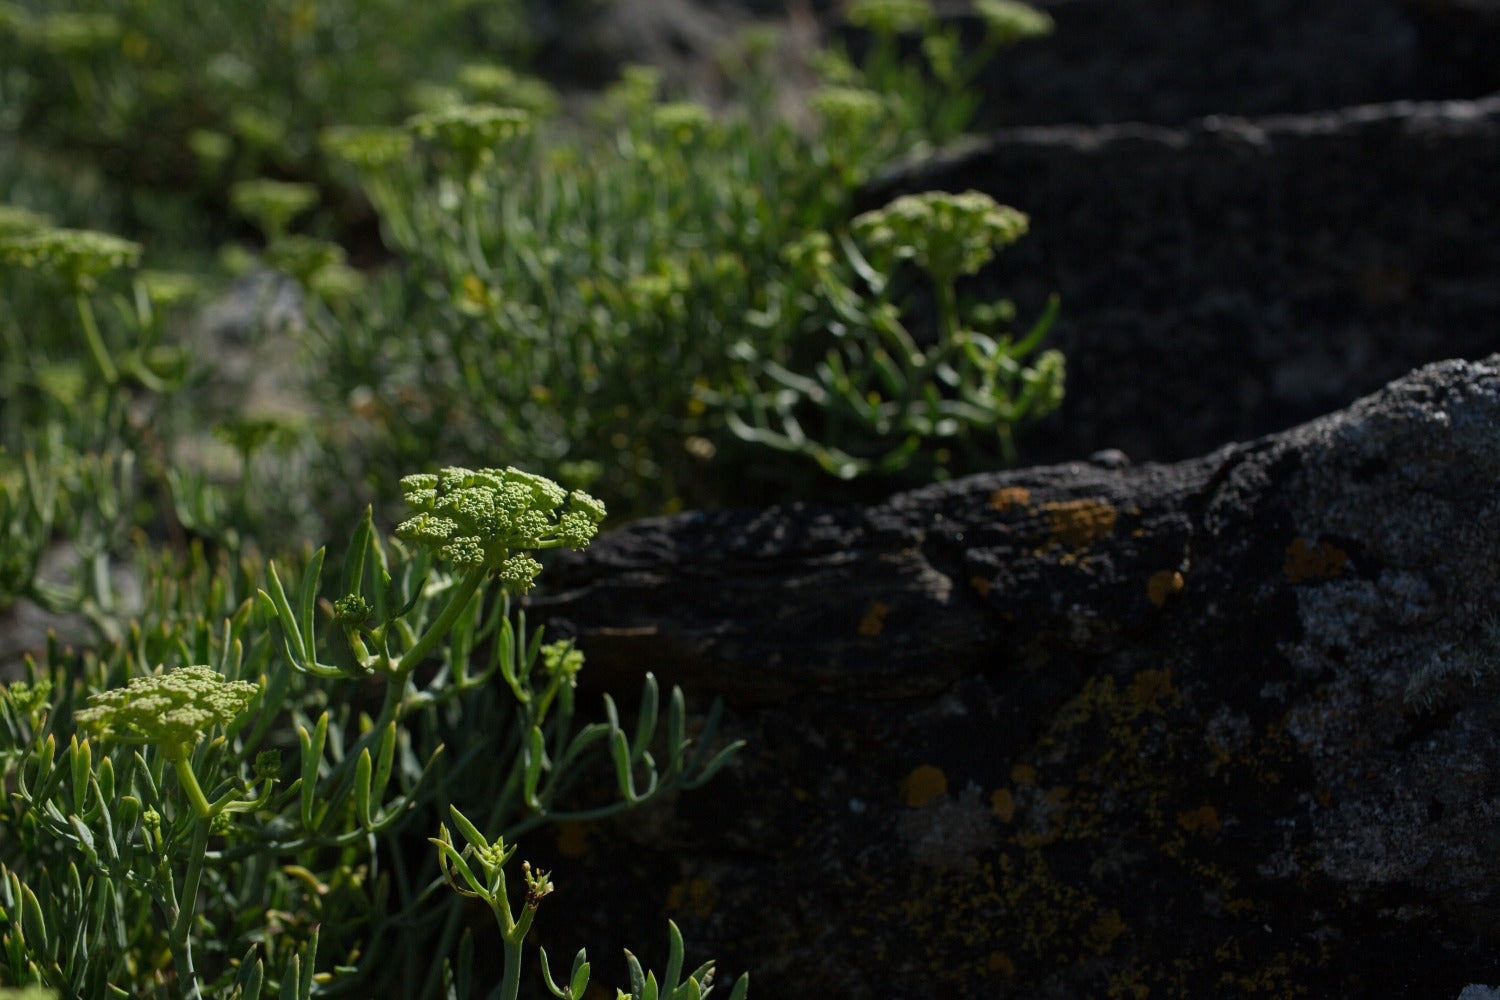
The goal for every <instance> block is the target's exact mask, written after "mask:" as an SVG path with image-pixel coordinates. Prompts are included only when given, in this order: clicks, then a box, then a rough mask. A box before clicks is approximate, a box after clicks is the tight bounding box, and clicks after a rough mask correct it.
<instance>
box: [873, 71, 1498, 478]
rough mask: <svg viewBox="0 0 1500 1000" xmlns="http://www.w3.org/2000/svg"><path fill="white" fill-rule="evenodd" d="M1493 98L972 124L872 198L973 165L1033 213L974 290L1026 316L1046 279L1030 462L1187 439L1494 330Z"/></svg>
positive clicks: (1142, 452)
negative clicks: (1269, 112) (1061, 371)
mask: <svg viewBox="0 0 1500 1000" xmlns="http://www.w3.org/2000/svg"><path fill="white" fill-rule="evenodd" d="M1496 176H1500V97H1497V98H1489V99H1486V100H1480V101H1474V102H1456V103H1436V104H1411V103H1400V104H1391V105H1380V106H1369V107H1361V108H1351V109H1344V110H1340V111H1331V112H1327V113H1320V114H1312V115H1305V116H1297V117H1284V118H1270V119H1257V120H1249V121H1247V120H1240V119H1209V120H1205V121H1200V122H1197V123H1195V124H1192V125H1189V126H1186V127H1182V128H1164V127H1157V126H1144V125H1110V126H1099V127H1092V126H1058V127H1052V128H1035V129H1019V130H1015V131H1010V132H1001V133H997V134H995V135H993V136H990V137H988V138H986V139H984V140H982V141H980V142H978V143H976V144H975V145H973V146H970V147H968V148H966V149H963V150H959V151H955V152H951V153H949V154H947V155H946V156H942V157H938V158H936V159H933V160H931V161H928V162H925V163H921V164H918V165H915V166H913V167H910V168H908V169H905V170H901V171H897V172H895V173H893V174H891V175H889V176H888V177H886V178H884V179H882V180H881V181H880V182H878V183H876V184H874V185H872V186H871V187H870V188H869V189H868V190H867V191H866V192H865V194H864V197H863V201H864V203H865V205H866V207H869V206H874V205H878V204H882V203H884V202H885V201H886V200H888V199H889V198H891V197H894V196H895V195H898V194H903V193H907V192H912V191H922V190H928V189H941V190H950V191H962V190H966V189H969V188H977V189H979V190H983V191H986V192H988V193H990V194H992V195H994V196H995V197H996V198H997V199H998V200H1000V201H1002V202H1005V203H1008V204H1012V205H1015V206H1016V207H1018V208H1020V209H1022V210H1023V211H1026V212H1028V213H1029V214H1030V215H1031V217H1032V232H1031V234H1030V235H1029V236H1027V238H1026V239H1024V240H1022V241H1021V242H1019V243H1018V244H1016V245H1015V246H1014V247H1011V248H1008V249H1007V250H1006V251H1005V253H1004V254H1003V255H1002V256H1001V259H1000V260H998V261H997V262H996V263H995V264H994V265H993V266H992V267H991V268H990V269H989V270H988V271H987V272H985V273H984V274H983V275H981V276H980V279H979V280H978V282H977V284H976V287H975V288H974V289H973V291H974V292H975V293H976V294H985V295H1009V296H1012V297H1013V298H1015V300H1016V301H1017V303H1018V305H1019V306H1020V317H1021V319H1022V321H1023V322H1025V321H1027V318H1028V317H1030V316H1033V315H1036V313H1037V312H1038V311H1039V310H1040V308H1041V305H1042V303H1043V302H1044V301H1045V299H1046V296H1047V295H1049V294H1051V293H1053V292H1056V293H1058V295H1059V296H1060V297H1061V301H1062V314H1061V318H1060V319H1059V321H1058V323H1057V325H1056V327H1055V328H1054V330H1053V334H1052V337H1051V344H1052V345H1053V346H1056V347H1059V348H1061V349H1062V350H1063V352H1064V353H1065V354H1066V355H1067V359H1068V389H1067V397H1066V398H1065V400H1064V402H1063V406H1062V409H1061V410H1060V411H1059V412H1058V413H1056V414H1055V415H1054V416H1053V417H1052V418H1050V419H1049V421H1048V422H1047V423H1046V424H1044V425H1042V426H1041V427H1038V428H1034V429H1033V430H1032V431H1031V432H1030V433H1029V434H1023V435H1022V436H1021V437H1020V438H1019V440H1020V445H1021V450H1022V457H1023V458H1024V459H1025V460H1026V461H1028V462H1057V461H1065V460H1068V459H1073V458H1077V457H1080V456H1083V455H1088V454H1091V453H1093V452H1094V451H1096V450H1098V449H1103V448H1119V449H1122V450H1124V451H1125V452H1126V453H1127V454H1128V455H1130V456H1131V457H1132V458H1134V459H1136V460H1137V461H1140V460H1144V459H1153V460H1177V459H1183V458H1187V457H1189V456H1192V455H1201V454H1204V453H1206V452H1208V451H1210V450H1212V449H1214V448H1217V447H1219V446H1220V445H1222V444H1223V443H1224V442H1226V441H1233V440H1244V439H1246V438H1250V437H1256V436H1259V435H1261V434H1266V433H1271V432H1273V431H1279V430H1284V429H1286V428H1287V427H1290V426H1292V425H1294V424H1296V423H1299V422H1301V421H1304V420H1309V419H1311V418H1313V417H1315V416H1317V415H1319V414H1321V413H1328V412H1331V411H1332V410H1335V409H1338V408H1339V407H1342V406H1345V405H1347V404H1348V403H1349V402H1350V401H1352V400H1354V399H1356V398H1358V397H1359V396H1360V395H1363V394H1365V393H1368V392H1372V391H1374V390H1375V389H1376V388H1378V387H1379V386H1381V385H1383V384H1385V383H1386V382H1388V381H1390V380H1391V379H1394V378H1397V377H1399V376H1400V375H1402V374H1404V373H1406V372H1408V371H1410V370H1411V369H1413V368H1415V367H1417V366H1419V365H1422V364H1427V363H1430V362H1433V361H1437V360H1441V359H1444V358H1453V357H1466V358H1471V359H1472V358H1478V357H1483V356H1484V355H1486V354H1488V353H1489V352H1490V351H1491V350H1493V349H1494V348H1495V345H1496V341H1495V332H1494V331H1495V330H1496V328H1497V323H1500V282H1497V281H1496V277H1495V276H1496V275H1497V274H1500V241H1497V240H1496V239H1494V235H1493V234H1494V230H1495V227H1496V225H1497V220H1500V186H1497V185H1496V184H1495V183H1494V182H1493V179H1494V178H1495V177H1496Z"/></svg>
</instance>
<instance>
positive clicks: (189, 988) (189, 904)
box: [170, 772, 210, 1000]
mask: <svg viewBox="0 0 1500 1000" xmlns="http://www.w3.org/2000/svg"><path fill="white" fill-rule="evenodd" d="M179 773H180V772H179ZM197 784H198V782H197V781H196V780H194V781H193V787H194V788H196V787H197ZM202 796H203V793H202V791H199V792H198V797H199V798H202ZM204 805H205V806H206V805H207V803H206V802H205V803H204ZM209 825H210V823H209V820H207V819H203V818H199V819H198V820H196V821H195V822H194V824H193V842H192V844H191V846H190V847H189V848H188V867H187V874H186V875H185V876H184V877H183V880H182V893H181V895H179V896H178V898H177V914H176V919H175V920H174V921H173V922H172V929H171V932H170V933H171V940H172V961H173V963H174V964H175V965H176V967H177V982H178V983H179V984H180V988H181V994H182V998H183V1000H202V997H203V994H202V992H201V991H200V990H199V988H198V971H197V969H196V968H195V967H194V965H193V944H192V936H191V933H190V932H191V931H192V927H193V916H194V914H195V913H196V912H197V909H198V883H199V881H201V879H202V877H203V859H204V856H205V855H206V854H207V853H208V831H209Z"/></svg>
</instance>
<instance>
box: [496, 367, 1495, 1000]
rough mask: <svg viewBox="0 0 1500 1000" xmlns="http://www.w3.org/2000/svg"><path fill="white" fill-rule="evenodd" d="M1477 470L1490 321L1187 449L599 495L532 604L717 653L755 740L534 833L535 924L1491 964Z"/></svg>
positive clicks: (755, 949)
mask: <svg viewBox="0 0 1500 1000" xmlns="http://www.w3.org/2000/svg"><path fill="white" fill-rule="evenodd" d="M1497 479H1500V355H1497V356H1493V357H1490V358H1488V359H1485V360H1483V361H1479V362H1464V361H1452V362H1445V363H1441V364H1437V365H1433V366H1430V367H1427V368H1424V369H1422V370H1420V371H1418V372H1416V373H1414V374H1412V375H1410V376H1409V377H1406V378H1403V379H1400V380H1398V381H1396V382H1394V383H1392V384H1391V385H1389V386H1387V387H1386V388H1384V389H1382V390H1380V391H1379V392H1377V393H1375V394H1374V395H1372V396H1370V397H1368V398H1365V399H1362V400H1360V401H1359V402H1357V403H1355V404H1354V405H1353V406H1351V407H1349V408H1348V409H1346V410H1343V411H1341V412H1338V413H1335V414H1333V415H1331V416H1327V417H1324V418H1321V419H1318V420H1315V421H1313V422H1311V423H1308V424H1305V425H1303V426H1300V427H1297V428H1295V429H1293V430H1291V431H1288V432H1286V433H1284V434H1280V435H1276V436H1270V437H1265V438H1261V439H1258V440H1254V441H1250V442H1248V443H1244V444H1235V445H1230V446H1228V447H1225V448H1222V449H1220V450H1218V451H1216V452H1214V453H1212V454H1210V455H1208V456H1206V457H1201V458H1195V459H1191V460H1188V461H1185V462H1181V463H1179V464H1174V465H1156V464H1143V465H1137V466H1118V465H1117V466H1116V467H1103V466H1098V465H1088V464H1075V465H1066V466H1054V467H1050V468H1036V469H1027V470H1020V471H1015V472H1009V473H1003V474H996V475H984V476H978V477H974V478H969V479H964V480H960V481H955V482H952V483H947V484H942V485H938V486H933V487H930V488H925V489H921V490H918V491H915V492H911V493H905V494H901V495H898V496H895V497H892V498H891V499H890V500H889V501H888V502H886V503H883V504H880V505H878V506H875V507H871V508H837V509H819V508H815V507H807V506H793V507H785V508H771V509H769V510H765V511H758V512H755V511H746V512H727V513H719V514H687V515H681V516H677V517H673V518H668V519H662V520H654V521H646V522H641V523H639V524H636V525H632V526H628V527H625V528H623V529H620V530H617V531H615V532H612V533H610V534H608V535H607V536H605V537H603V538H601V539H600V540H598V542H597V543H596V544H595V545H594V546H592V547H591V548H590V549H589V550H588V551H587V553H585V554H582V555H580V556H578V557H574V558H571V559H569V560H568V561H566V562H564V563H562V564H560V565H559V566H558V567H556V568H555V569H554V570H552V571H551V572H549V579H550V580H551V581H552V582H553V583H554V584H556V585H557V586H558V587H559V588H560V589H559V590H557V591H555V592H554V593H553V595H552V596H550V597H545V598H541V599H537V600H535V601H534V602H533V604H532V611H531V614H532V615H533V616H535V617H536V618H540V619H543V620H547V621H549V622H550V623H551V624H550V629H551V631H552V632H553V634H557V633H559V632H562V633H569V634H572V635H575V636H576V637H577V639H578V642H579V645H580V646H581V647H582V648H583V649H584V650H585V652H586V653H587V656H588V666H587V668H586V670H585V677H588V678H591V683H594V684H596V685H603V686H605V687H607V688H609V689H611V690H614V691H616V692H617V693H618V692H621V691H627V690H632V689H634V688H635V687H636V686H637V684H638V681H639V677H640V674H641V673H642V671H644V670H646V669H653V670H655V671H657V673H658V674H659V675H662V676H663V677H664V678H665V679H667V680H674V681H680V682H681V683H683V684H684V685H685V686H687V687H688V688H689V690H690V695H691V697H692V698H693V700H694V701H695V702H696V703H697V704H698V705H699V706H700V707H701V706H702V704H703V703H704V700H705V699H706V698H707V697H708V696H710V695H715V694H717V695H722V696H723V697H724V698H725V699H726V701H727V703H728V708H727V710H726V713H725V717H724V726H725V736H726V737H729V738H744V739H745V740H747V741H748V746H747V748H746V749H745V750H744V751H743V752H742V753H741V754H740V755H739V757H738V758H737V759H736V760H735V761H734V762H733V764H732V765H731V766H730V767H729V768H728V769H727V771H726V772H725V773H723V774H722V775H721V776H720V777H719V778H718V779H716V780H715V782H713V783H712V784H711V785H709V786H707V787H706V788H704V789H702V790H700V791H697V792H693V793H690V794H685V795H683V796H681V797H679V798H677V799H676V800H675V801H673V802H670V803H666V804H664V805H662V806H659V807H654V808H652V809H650V810H648V811H646V812H644V813H635V814H628V815H626V816H625V817H624V818H622V819H620V820H618V821H615V822H613V823H610V824H605V825H602V826H598V827H590V828H584V829H576V828H568V829H563V830H561V831H559V832H558V835H557V837H556V838H555V841H554V840H553V839H552V838H549V837H546V836H545V835H533V836H532V837H531V838H530V839H529V842H528V843H526V844H525V845H524V846H525V850H526V851H528V852H529V856H531V857H532V858H533V860H534V861H536V860H537V859H541V860H543V861H544V862H546V863H547V864H549V865H551V864H555V865H556V867H557V883H558V885H559V891H558V893H557V894H556V897H555V898H554V899H549V900H548V902H547V904H546V908H545V909H544V911H543V913H542V915H541V916H540V918H539V921H538V926H539V927H540V928H541V931H540V934H541V936H542V937H543V939H544V941H545V943H547V944H548V946H549V950H550V949H552V948H570V947H576V946H577V945H578V944H579V943H583V942H585V941H586V942H588V943H589V944H590V948H591V955H593V956H595V957H596V960H597V961H598V962H599V964H600V967H601V969H602V970H606V971H607V970H608V969H609V968H610V966H609V961H610V959H609V956H612V955H616V954H618V949H617V946H619V945H624V944H631V946H632V947H637V946H638V945H639V943H640V942H641V939H642V938H643V936H647V935H648V934H649V933H650V929H651V928H653V927H658V926H660V922H661V920H662V918H663V917H664V916H671V917H673V918H674V919H676V920H677V921H678V923H679V924H680V925H681V926H682V929H683V931H684V934H685V935H686V937H687V939H688V940H689V941H690V942H691V948H692V949H693V951H694V953H696V954H714V955H717V956H718V957H719V958H720V960H721V967H722V968H724V969H725V971H726V972H729V971H736V972H737V970H740V969H743V968H752V969H753V970H754V975H755V980H756V981H755V992H756V993H757V994H758V995H762V996H767V995H769V996H784V997H812V996H840V997H848V998H852V1000H861V998H874V997H889V996H899V997H913V998H925V997H939V996H995V997H1002V996H1015V997H1080V998H1082V997H1102V996H1146V995H1149V996H1151V997H1153V998H1155V997H1179V996H1180V997H1203V996H1231V995H1233V996H1267V997H1270V996H1330V997H1331V996H1337V997H1376V996H1380V997H1389V996H1401V997H1434V998H1436V997H1445V998H1451V997H1453V996H1455V995H1457V994H1458V992H1459V991H1460V990H1461V989H1463V987H1464V986H1465V985H1466V984H1468V983H1471V982H1485V981H1486V980H1487V978H1493V976H1492V973H1493V968H1494V966H1493V956H1494V954H1495V950H1496V948H1497V947H1500V921H1497V919H1496V913H1497V912H1500V911H1497V910H1496V908H1495V902H1496V893H1497V888H1496V887H1497V886H1500V879H1497V876H1500V833H1497V832H1496V831H1497V830H1500V825H1497V822H1496V820H1497V818H1500V784H1497V782H1496V779H1495V775H1496V774H1500V698H1497V694H1500V679H1497V676H1496V675H1497V670H1496V667H1497V666H1500V617H1497V613H1500V603H1497V599H1496V597H1495V594H1496V593H1497V585H1500V562H1497V560H1496V559H1495V553H1496V552H1497V551H1500V517H1497V516H1496V515H1497V513H1500V501H1497V500H1496V490H1495V483H1496V481H1497ZM570 887H573V888H574V891H571V892H570ZM651 936H654V935H651ZM627 939H628V940H627ZM632 942H634V943H632ZM646 953H647V955H648V957H657V958H658V960H659V956H656V955H655V952H654V951H653V950H652V949H650V948H647V949H646Z"/></svg>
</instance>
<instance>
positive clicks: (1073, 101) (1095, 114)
mask: <svg viewBox="0 0 1500 1000" xmlns="http://www.w3.org/2000/svg"><path fill="white" fill-rule="evenodd" d="M1033 2H1034V3H1035V5H1036V6H1040V7H1042V8H1044V9H1046V10H1047V11H1048V12H1049V13H1050V14H1051V15H1052V17H1053V19H1054V20H1055V21H1056V23H1057V30H1056V31H1055V32H1054V33H1053V34H1052V36H1051V37H1050V38H1048V39H1046V40H1045V41H1043V42H1039V43H1035V44H1027V45H1023V46H1020V47H1017V48H1015V49H1013V50H1011V51H1010V52H1008V53H1006V54H1005V55H1004V56H1003V57H1001V58H1000V59H997V60H995V62H994V64H993V65H991V66H990V67H989V68H988V70H987V72H986V74H985V76H984V78H983V84H984V90H985V94H986V98H987V100H986V102H985V105H984V107H983V109H982V110H981V112H980V115H981V122H980V124H981V125H983V126H988V127H996V126H1002V125H1037V124H1051V123H1054V122H1083V123H1093V124H1101V123H1106V122H1126V121H1139V122H1152V123H1156V124H1164V125H1182V124H1186V123H1187V122H1189V121H1192V120H1193V119H1196V118H1201V117H1203V116H1205V115H1213V114H1218V115H1241V116H1263V115H1280V114H1290V113H1297V112H1307V111H1316V110H1321V109H1325V108H1334V107H1342V106H1347V105H1356V104H1373V103H1381V102H1388V101H1395V100H1402V99H1406V100H1435V99H1440V98H1473V97H1480V96H1483V95H1485V94H1491V93H1494V92H1496V91H1500V61H1497V60H1496V59H1495V56H1494V53H1495V45H1496V42H1497V39H1500V5H1497V4H1496V3H1495V2H1494V0H1311V2H1310V0H1246V2H1241V3H1233V4H1215V3H1182V2H1179V0H1040V2H1037V0H1033ZM974 30H975V31H976V32H977V25H976V26H975V28H974Z"/></svg>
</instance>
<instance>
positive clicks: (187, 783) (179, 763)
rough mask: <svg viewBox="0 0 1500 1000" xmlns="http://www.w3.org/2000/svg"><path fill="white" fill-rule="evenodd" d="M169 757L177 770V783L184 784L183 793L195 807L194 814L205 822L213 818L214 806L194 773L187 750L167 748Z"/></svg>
mask: <svg viewBox="0 0 1500 1000" xmlns="http://www.w3.org/2000/svg"><path fill="white" fill-rule="evenodd" d="M167 757H168V759H169V760H171V761H172V768H173V770H174V771H176V772H177V783H178V784H179V785H181V786H182V791H183V794H185V795H186V796H187V797H188V802H189V803H190V804H191V805H192V807H193V815H195V816H197V817H198V819H199V820H201V821H203V822H205V823H206V822H208V821H209V820H210V819H213V815H214V811H213V807H212V806H211V805H209V804H208V796H206V795H204V794H203V787H202V786H201V785H199V784H198V776H197V775H196V774H194V773H193V764H192V761H191V760H190V759H189V755H188V753H187V751H186V750H185V749H183V748H175V747H174V748H170V749H168V750H167Z"/></svg>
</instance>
